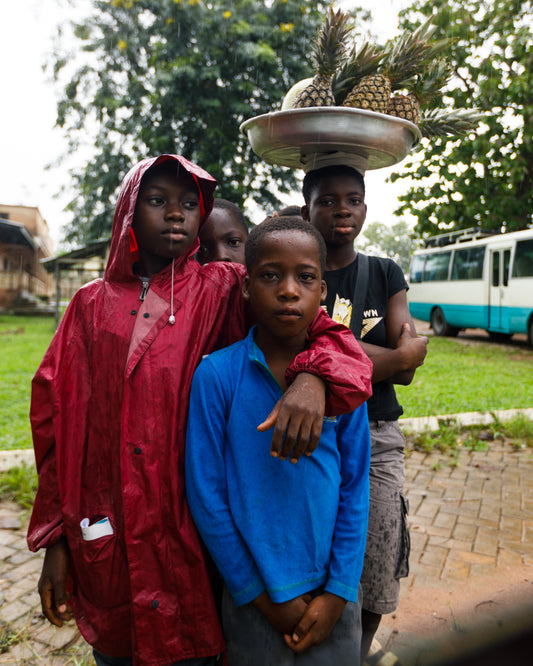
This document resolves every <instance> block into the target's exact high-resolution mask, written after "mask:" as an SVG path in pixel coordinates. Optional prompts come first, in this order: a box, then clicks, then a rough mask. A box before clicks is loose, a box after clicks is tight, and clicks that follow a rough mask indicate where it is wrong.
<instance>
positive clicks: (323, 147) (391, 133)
mask: <svg viewBox="0 0 533 666" xmlns="http://www.w3.org/2000/svg"><path fill="white" fill-rule="evenodd" d="M240 130H241V132H242V133H243V134H244V135H247V136H248V140H249V141H250V145H251V146H252V150H253V151H254V153H256V155H258V156H259V157H260V158H261V159H263V160H265V162H270V163H271V164H279V165H281V166H287V167H292V168H294V169H303V168H304V164H305V163H306V161H308V159H309V155H313V154H315V153H333V152H336V151H338V152H340V153H353V154H356V155H360V156H361V157H363V158H365V159H366V160H368V166H367V169H381V168H382V167H388V166H392V165H393V164H397V163H398V162H401V161H402V160H403V159H404V158H405V157H406V156H407V155H408V154H409V152H410V151H411V150H412V148H414V146H416V144H417V143H418V142H419V141H420V139H421V137H422V135H421V133H420V130H419V129H418V127H417V126H416V125H414V124H413V123H411V122H409V121H408V120H403V119H402V118H396V117H394V116H388V115H386V114H384V113H376V112H375V111H367V110H366V109H352V108H348V107H343V106H328V107H310V108H306V109H289V110H287V111H274V112H272V113H265V114H263V115H261V116H256V117H255V118H250V119H249V120H246V121H245V122H243V123H242V124H241V126H240Z"/></svg>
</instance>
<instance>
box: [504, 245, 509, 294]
mask: <svg viewBox="0 0 533 666" xmlns="http://www.w3.org/2000/svg"><path fill="white" fill-rule="evenodd" d="M510 263H511V250H504V252H503V286H504V287H507V285H508V284H509V264H510Z"/></svg>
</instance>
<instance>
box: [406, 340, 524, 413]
mask: <svg viewBox="0 0 533 666" xmlns="http://www.w3.org/2000/svg"><path fill="white" fill-rule="evenodd" d="M396 392H397V395H398V399H399V401H400V404H401V405H402V406H403V408H404V416H405V417H416V416H438V415H440V414H456V413H461V412H476V411H492V410H495V409H518V408H520V407H522V408H523V407H533V349H532V348H531V347H526V346H511V345H505V346H503V345H496V344H494V343H492V342H489V341H487V342H481V341H478V340H470V339H468V338H456V339H450V338H436V337H431V338H430V339H429V344H428V354H427V356H426V360H425V362H424V365H423V366H422V367H420V368H418V370H417V371H416V375H415V378H414V380H413V382H412V383H411V384H410V385H409V386H397V387H396Z"/></svg>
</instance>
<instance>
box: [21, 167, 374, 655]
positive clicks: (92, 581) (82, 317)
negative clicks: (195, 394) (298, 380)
mask: <svg viewBox="0 0 533 666" xmlns="http://www.w3.org/2000/svg"><path fill="white" fill-rule="evenodd" d="M166 159H171V160H174V161H176V166H177V167H178V166H179V168H184V169H186V170H187V171H188V172H189V173H192V174H194V176H196V179H197V182H198V184H199V187H200V188H201V191H202V195H203V199H204V206H205V211H206V215H207V214H209V212H210V210H211V206H212V200H213V191H214V188H215V185H216V182H215V181H214V179H213V178H212V177H211V176H210V175H209V174H207V173H206V172H205V171H203V170H202V169H200V168H199V167H197V166H196V165H194V164H192V163H190V162H188V161H187V160H185V159H184V158H181V157H179V156H171V155H165V156H160V157H159V158H151V159H147V160H144V161H143V162H141V163H139V164H138V165H137V166H136V167H134V168H133V169H132V170H131V171H130V172H129V174H128V175H127V176H126V177H125V179H124V182H123V185H122V188H121V191H120V194H119V198H118V203H117V208H116V212H115V216H114V220H113V235H112V242H111V250H110V256H109V260H108V264H107V268H106V271H105V275H104V277H103V278H102V279H98V280H95V281H93V282H91V283H89V284H88V285H86V286H84V287H83V288H82V289H80V290H79V291H78V292H77V294H76V295H75V296H74V298H73V299H72V301H71V303H70V305H69V307H68V308H67V311H66V313H65V315H64V317H63V320H62V322H61V324H60V326H59V328H58V330H57V332H56V334H55V335H54V338H53V339H52V342H51V344H50V347H49V349H48V351H47V352H46V355H45V357H44V359H43V361H42V363H41V365H40V367H39V369H38V371H37V374H36V376H35V378H34V380H33V386H32V403H31V415H30V416H31V423H32V429H33V438H34V447H35V456H36V463H37V468H38V471H39V489H38V492H37V497H36V500H35V504H34V508H33V513H32V517H31V522H30V526H29V531H28V545H29V547H30V549H31V550H33V551H35V550H38V549H39V548H46V547H48V546H51V545H53V544H54V543H56V542H57V541H58V540H59V539H60V537H61V536H63V535H64V536H65V537H66V538H67V541H68V545H69V549H70V552H71V556H72V568H73V579H74V589H73V597H72V605H73V609H74V614H75V617H76V621H77V623H78V626H79V628H80V631H81V632H82V634H83V635H84V637H85V638H86V640H87V641H88V642H89V643H90V644H91V645H93V646H94V647H96V648H97V649H98V650H99V651H100V652H103V653H104V654H108V655H111V656H127V655H131V654H133V656H134V664H140V665H148V664H150V665H152V666H153V665H156V664H158V665H166V664H171V663H172V662H175V661H178V660H182V659H187V658H192V657H202V656H208V655H213V654H217V653H219V652H221V651H222V650H223V648H224V642H223V637H222V632H221V629H220V625H219V621H218V617H217V612H216V608H215V604H214V601H213V596H212V592H211V587H210V584H209V577H208V572H207V568H206V563H205V560H204V554H203V549H202V545H201V543H200V540H199V537H198V535H197V532H196V529H195V527H194V525H193V522H192V518H191V516H190V513H189V510H188V507H187V503H186V500H185V492H184V475H183V456H184V447H185V431H186V419H187V409H188V404H187V403H188V397H189V391H190V384H191V380H192V375H193V372H194V370H195V368H196V366H197V365H198V363H199V362H200V360H201V358H202V356H203V355H204V354H206V353H208V352H210V351H212V350H213V349H215V348H219V347H222V346H225V345H228V344H231V343H232V342H234V341H236V340H238V339H240V338H242V337H243V336H244V334H245V332H246V328H247V324H246V322H245V313H244V305H243V299H242V294H241V285H242V280H243V277H244V273H245V271H244V268H243V267H242V266H240V265H236V264H228V263H212V264H207V265H205V266H200V265H199V264H198V263H197V262H196V261H195V260H194V258H193V257H194V254H195V253H196V251H197V249H198V247H199V242H198V241H196V243H195V244H193V246H192V247H191V249H190V250H189V252H188V253H187V254H186V255H184V256H182V257H180V258H179V259H176V260H175V266H174V313H173V314H174V315H175V318H176V321H175V324H174V325H173V326H172V325H170V324H169V322H168V318H169V315H170V314H171V312H170V284H171V267H170V265H169V266H168V267H167V268H165V269H164V270H162V271H161V272H160V273H158V274H156V275H154V276H152V278H151V279H150V287H149V289H148V292H147V293H146V297H145V299H144V301H142V302H141V301H140V299H139V296H140V292H141V281H140V280H139V278H138V277H137V276H135V275H134V273H133V270H132V259H131V249H130V243H131V240H130V228H131V222H132V218H133V213H134V209H135V202H136V199H137V194H138V191H139V184H140V181H141V178H142V176H143V174H144V173H146V171H147V170H148V169H149V168H150V167H151V166H153V165H154V164H155V163H157V162H158V161H160V160H166ZM310 339H311V340H312V345H311V348H310V349H309V350H307V351H305V352H303V353H302V354H301V355H300V356H299V357H298V358H297V359H296V361H295V364H294V368H293V374H294V372H297V371H300V370H306V371H308V372H312V373H314V374H320V375H321V376H323V377H324V378H325V379H326V380H327V381H331V382H332V384H331V385H329V390H328V411H329V412H331V413H342V412H345V411H349V410H350V409H354V408H355V407H357V406H358V405H359V404H361V403H362V402H364V401H365V400H366V399H367V397H368V396H369V395H370V392H371V384H370V376H371V371H372V367H371V364H370V361H369V360H368V358H367V357H366V355H365V354H364V353H363V352H362V351H361V349H360V347H359V345H358V344H357V343H356V342H355V341H354V338H353V336H352V334H351V333H350V332H349V331H348V329H345V328H344V327H342V326H340V325H338V324H335V323H333V322H332V321H331V320H330V319H329V318H328V317H327V315H325V314H324V313H323V312H320V313H319V315H318V316H317V319H316V321H315V323H314V325H313V327H312V332H311V333H310ZM104 517H107V518H109V521H110V523H111V526H112V528H113V532H114V533H113V534H112V535H110V536H104V537H101V538H99V539H96V540H94V541H85V540H84V539H83V538H82V533H81V529H80V521H81V520H82V519H84V518H89V520H90V522H91V523H93V522H94V521H95V520H97V519H100V518H104Z"/></svg>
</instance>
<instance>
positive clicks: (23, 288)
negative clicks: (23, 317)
mask: <svg viewBox="0 0 533 666" xmlns="http://www.w3.org/2000/svg"><path fill="white" fill-rule="evenodd" d="M52 253H53V244H52V240H51V237H50V230H49V228H48V224H47V222H46V220H45V219H44V218H43V217H42V215H41V213H40V211H39V209H38V208H37V207H35V206H9V205H5V204H0V309H3V310H10V309H13V308H14V307H16V306H17V305H18V304H21V306H22V305H23V304H24V303H34V304H38V303H43V302H44V303H46V302H47V301H48V300H49V299H50V298H51V297H52V296H53V294H54V278H53V275H50V274H49V273H48V272H47V271H46V270H45V268H44V266H43V264H42V261H43V260H44V259H47V258H48V257H50V256H51V255H52Z"/></svg>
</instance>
